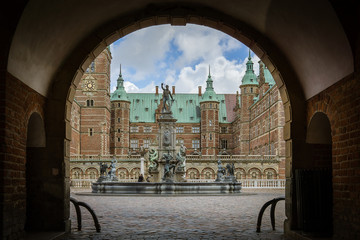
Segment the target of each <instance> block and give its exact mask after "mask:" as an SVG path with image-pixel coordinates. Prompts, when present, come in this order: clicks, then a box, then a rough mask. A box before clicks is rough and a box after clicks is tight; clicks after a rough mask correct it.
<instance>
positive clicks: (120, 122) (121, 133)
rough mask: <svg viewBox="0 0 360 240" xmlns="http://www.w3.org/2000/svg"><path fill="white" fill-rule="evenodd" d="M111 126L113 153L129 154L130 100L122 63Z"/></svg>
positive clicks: (114, 98)
mask: <svg viewBox="0 0 360 240" xmlns="http://www.w3.org/2000/svg"><path fill="white" fill-rule="evenodd" d="M111 126H112V128H111V154H113V155H116V156H119V155H120V156H121V155H128V153H129V141H130V140H129V128H130V100H129V98H128V96H127V93H126V91H125V88H124V79H123V78H122V74H121V65H120V73H119V77H118V79H117V85H116V90H115V91H114V92H113V94H112V95H111Z"/></svg>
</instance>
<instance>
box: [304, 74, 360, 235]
mask: <svg viewBox="0 0 360 240" xmlns="http://www.w3.org/2000/svg"><path fill="white" fill-rule="evenodd" d="M359 89H360V78H359V76H357V75H355V76H354V75H352V76H349V77H348V78H346V79H343V80H342V81H339V82H338V83H336V84H334V85H333V86H331V87H330V88H328V89H326V90H324V91H323V92H321V93H320V94H318V95H316V96H314V97H313V98H311V99H310V100H308V101H307V121H308V124H309V123H310V120H311V117H312V116H313V115H314V114H315V113H316V112H318V111H320V112H323V113H325V114H326V115H327V116H328V118H329V120H330V124H331V132H332V167H333V197H334V199H333V200H334V204H333V217H334V238H335V239H360V214H359V209H360V144H359V142H360V91H359Z"/></svg>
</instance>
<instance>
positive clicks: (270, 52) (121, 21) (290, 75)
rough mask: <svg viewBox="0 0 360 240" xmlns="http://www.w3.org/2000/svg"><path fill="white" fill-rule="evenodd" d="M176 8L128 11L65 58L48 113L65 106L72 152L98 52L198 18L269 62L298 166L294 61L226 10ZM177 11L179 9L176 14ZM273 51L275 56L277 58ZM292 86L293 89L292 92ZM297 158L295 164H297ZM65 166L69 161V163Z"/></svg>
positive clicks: (290, 158)
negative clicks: (81, 90) (148, 30)
mask: <svg viewBox="0 0 360 240" xmlns="http://www.w3.org/2000/svg"><path fill="white" fill-rule="evenodd" d="M198 7H199V6H198ZM195 8H196V7H195ZM174 9H175V10H176V9H179V7H178V6H176V7H174V6H171V7H169V8H164V7H163V6H162V7H160V8H159V9H156V7H155V8H154V9H152V10H151V11H144V12H142V13H141V14H139V12H136V13H130V15H131V14H134V15H133V16H138V17H137V18H136V19H134V18H132V17H128V16H120V17H119V18H118V19H117V21H116V24H105V25H104V26H103V28H102V30H101V32H98V31H95V32H93V33H92V34H90V35H89V36H88V38H86V39H84V40H83V42H82V45H81V46H82V47H81V50H80V49H78V50H77V49H75V50H74V51H73V53H72V54H71V55H70V56H69V58H68V62H66V61H65V62H66V64H65V65H63V66H62V69H60V72H63V74H59V75H57V76H55V78H54V81H53V82H54V85H53V88H52V89H61V90H60V91H54V92H51V93H50V98H51V99H57V100H58V99H61V100H60V102H59V101H54V102H52V101H51V102H50V104H49V108H48V110H49V111H48V115H49V118H51V117H50V116H52V115H57V116H59V114H56V112H54V111H55V109H57V108H58V107H59V106H65V111H64V118H61V117H60V118H57V119H56V120H55V121H52V122H51V124H50V125H49V132H53V133H54V134H55V133H57V132H58V131H63V132H65V133H66V135H65V141H64V142H63V144H64V149H65V155H66V157H68V156H69V151H68V148H69V147H68V146H69V141H70V140H71V136H70V134H68V133H70V132H71V126H70V119H71V105H72V101H73V99H74V94H75V91H76V88H77V86H78V84H79V82H80V80H81V77H82V75H83V73H84V72H85V71H86V69H87V68H88V66H89V64H90V63H91V62H92V61H93V60H94V59H95V57H96V56H97V55H98V54H99V53H100V52H101V51H103V50H104V49H105V48H106V47H107V45H109V44H111V43H112V42H114V41H116V40H117V39H119V38H121V37H123V36H125V35H127V34H129V33H131V32H134V31H136V30H138V29H141V28H145V27H148V26H153V25H159V24H172V25H186V24H187V23H193V24H199V25H204V26H208V27H211V28H214V29H217V30H220V31H223V32H224V33H227V34H229V35H230V36H232V37H234V38H235V39H238V40H239V41H241V42H243V43H244V44H245V45H247V46H248V47H249V48H250V49H252V50H253V52H254V53H255V54H256V55H257V56H259V58H260V59H261V60H262V61H263V62H264V63H265V64H266V66H267V67H268V69H269V71H270V72H271V74H272V75H273V77H274V80H275V82H276V84H277V86H278V88H279V91H280V95H281V98H282V101H283V104H284V109H285V126H284V140H285V141H286V161H287V164H286V166H294V167H296V163H295V162H297V161H300V160H301V159H303V154H304V151H303V148H304V139H305V133H304V131H303V129H304V126H303V124H304V119H305V115H304V112H305V111H304V109H305V106H304V104H303V101H304V94H303V92H302V91H299V89H302V88H301V87H300V85H299V84H298V80H297V77H296V74H295V73H294V72H293V71H292V67H291V66H289V63H288V61H287V59H286V58H285V57H284V56H283V55H282V53H281V51H280V50H279V49H278V48H277V47H276V46H274V45H273V44H272V43H271V42H270V41H268V40H267V39H266V38H263V37H262V36H261V34H259V33H258V32H256V31H254V29H252V28H251V27H250V26H248V25H246V24H244V23H243V22H239V21H236V20H234V19H231V18H229V17H227V16H226V15H224V14H222V13H219V12H215V11H212V10H210V11H209V12H208V11H203V10H202V8H201V7H199V8H198V9H197V10H198V11H193V8H191V9H186V8H185V9H183V8H181V7H180V9H181V11H174ZM143 10H144V9H143ZM174 12H176V14H175V15H174ZM139 16H140V17H139ZM84 53H87V54H84ZM270 56H273V58H271V57H270ZM76 64H78V65H76ZM280 72H281V73H280ZM72 76H73V77H72ZM70 79H71V80H70ZM286 79H291V81H290V80H287V81H286ZM285 81H286V86H285ZM64 85H65V86H64ZM289 89H290V90H291V92H292V94H289V93H288V90H289ZM67 90H68V91H67ZM63 99H65V101H64V102H62V101H63ZM290 102H291V105H290ZM54 106H55V107H54ZM294 108H296V110H297V111H296V112H293V109H294ZM63 119H65V122H66V124H65V129H56V130H55V128H58V125H59V124H61V122H62V121H63ZM290 133H291V134H290ZM59 136H60V135H58V134H55V135H54V137H55V138H56V141H60V140H61V137H59ZM62 140H63V139H62ZM58 154H59V155H57V156H61V155H62V154H63V153H61V152H58ZM58 161H62V159H58ZM65 161H66V160H65ZM293 162H294V164H292V163H293ZM65 165H67V163H66V164H65ZM292 170H293V169H287V171H286V178H287V186H292V185H291V182H292V180H293V171H292ZM65 178H67V176H65ZM291 193H292V191H291V189H290V188H289V187H287V188H286V196H287V200H286V204H287V208H286V209H287V210H289V209H291V211H290V212H288V213H287V216H288V217H289V219H290V220H291V219H292V214H293V212H294V211H296V210H295V209H296V208H295V206H296V204H293V203H296V199H295V198H294V196H293V195H292V194H291ZM64 194H65V195H64V196H65V201H67V198H68V197H69V194H68V193H64ZM65 206H66V204H65ZM65 212H66V211H65ZM286 224H287V227H286V228H287V229H290V228H291V227H292V226H293V222H291V221H287V222H286Z"/></svg>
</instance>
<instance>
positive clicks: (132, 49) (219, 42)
mask: <svg viewBox="0 0 360 240" xmlns="http://www.w3.org/2000/svg"><path fill="white" fill-rule="evenodd" d="M110 50H111V54H112V62H111V76H110V78H111V92H113V91H115V89H116V80H117V78H118V76H119V71H120V64H121V72H122V76H123V79H124V86H125V90H126V91H127V92H133V93H136V92H137V93H139V92H141V93H152V92H155V86H160V85H161V83H164V84H168V85H169V86H170V89H171V86H175V87H176V92H177V93H197V92H198V86H202V89H203V91H205V86H206V80H207V77H208V74H209V66H210V72H211V76H212V79H213V81H214V90H215V92H216V93H233V94H234V93H236V91H237V90H239V85H240V84H241V79H242V77H243V76H244V73H245V70H246V62H247V58H248V55H249V49H248V47H247V46H245V45H244V44H242V43H241V42H239V41H238V40H236V39H234V38H232V37H230V36H229V35H227V34H225V33H223V32H220V31H218V30H215V29H212V28H209V27H204V26H199V25H193V24H188V25H186V26H171V25H161V26H152V27H148V28H144V29H141V30H138V31H136V32H133V33H131V34H129V35H126V36H125V37H123V38H121V39H119V40H118V41H116V42H114V43H113V44H111V45H110ZM251 57H252V61H253V63H254V70H255V73H256V74H258V71H259V70H258V69H259V67H258V61H259V58H258V57H257V56H256V55H255V54H254V53H253V52H251Z"/></svg>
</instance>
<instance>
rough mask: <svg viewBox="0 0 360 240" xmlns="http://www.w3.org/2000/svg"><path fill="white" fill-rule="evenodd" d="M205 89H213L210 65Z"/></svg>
mask: <svg viewBox="0 0 360 240" xmlns="http://www.w3.org/2000/svg"><path fill="white" fill-rule="evenodd" d="M206 90H212V91H213V90H214V87H213V80H212V78H211V74H210V65H209V76H208V79H207V80H206Z"/></svg>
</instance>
